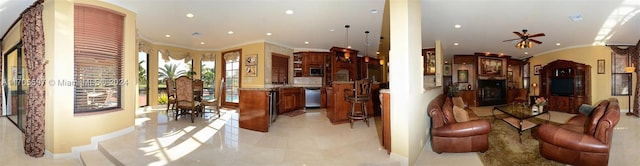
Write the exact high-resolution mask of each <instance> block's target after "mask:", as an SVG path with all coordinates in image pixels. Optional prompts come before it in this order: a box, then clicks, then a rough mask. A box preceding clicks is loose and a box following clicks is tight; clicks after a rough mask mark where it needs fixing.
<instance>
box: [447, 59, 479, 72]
mask: <svg viewBox="0 0 640 166" xmlns="http://www.w3.org/2000/svg"><path fill="white" fill-rule="evenodd" d="M474 63H475V57H474V56H473V55H455V56H453V64H474ZM452 74H455V73H452Z"/></svg>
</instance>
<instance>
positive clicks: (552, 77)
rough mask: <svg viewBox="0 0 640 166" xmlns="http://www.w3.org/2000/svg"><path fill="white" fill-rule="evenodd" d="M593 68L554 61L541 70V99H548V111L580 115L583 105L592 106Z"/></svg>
mask: <svg viewBox="0 0 640 166" xmlns="http://www.w3.org/2000/svg"><path fill="white" fill-rule="evenodd" d="M590 72H591V66H589V65H585V64H581V63H576V62H572V61H566V60H556V61H553V62H551V63H549V64H547V65H545V66H544V67H542V69H540V97H546V98H548V100H547V103H548V109H550V110H552V111H561V112H567V113H573V114H577V113H578V108H579V107H580V105H581V104H591V97H590V95H591V73H590Z"/></svg>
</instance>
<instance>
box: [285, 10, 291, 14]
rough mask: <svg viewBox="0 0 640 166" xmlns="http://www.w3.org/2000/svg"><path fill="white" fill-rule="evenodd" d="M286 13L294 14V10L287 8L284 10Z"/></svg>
mask: <svg viewBox="0 0 640 166" xmlns="http://www.w3.org/2000/svg"><path fill="white" fill-rule="evenodd" d="M284 13H287V14H293V10H287V11H284Z"/></svg>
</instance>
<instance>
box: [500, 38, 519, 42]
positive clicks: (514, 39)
mask: <svg viewBox="0 0 640 166" xmlns="http://www.w3.org/2000/svg"><path fill="white" fill-rule="evenodd" d="M514 40H522V39H520V38H516V39H509V40H504V41H502V42H508V41H514Z"/></svg>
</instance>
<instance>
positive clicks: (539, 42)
mask: <svg viewBox="0 0 640 166" xmlns="http://www.w3.org/2000/svg"><path fill="white" fill-rule="evenodd" d="M529 41H532V42H534V43H537V44H542V42H541V41H538V40H536V39H529Z"/></svg>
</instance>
